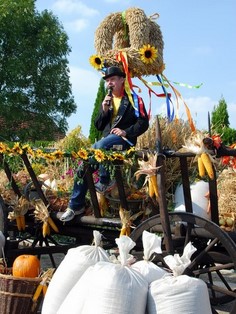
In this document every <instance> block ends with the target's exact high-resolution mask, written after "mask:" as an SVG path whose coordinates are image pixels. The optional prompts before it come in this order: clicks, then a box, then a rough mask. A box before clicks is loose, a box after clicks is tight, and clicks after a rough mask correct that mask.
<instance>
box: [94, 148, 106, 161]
mask: <svg viewBox="0 0 236 314" xmlns="http://www.w3.org/2000/svg"><path fill="white" fill-rule="evenodd" d="M94 158H95V159H96V160H97V161H98V162H102V161H104V160H105V158H106V156H105V154H104V153H103V152H102V151H101V150H100V149H97V150H96V151H95V152H94Z"/></svg>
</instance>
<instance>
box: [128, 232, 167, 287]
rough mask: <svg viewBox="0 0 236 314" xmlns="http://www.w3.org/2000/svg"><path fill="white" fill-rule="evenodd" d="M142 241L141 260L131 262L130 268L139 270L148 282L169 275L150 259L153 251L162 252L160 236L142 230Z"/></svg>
mask: <svg viewBox="0 0 236 314" xmlns="http://www.w3.org/2000/svg"><path fill="white" fill-rule="evenodd" d="M142 242H143V260H142V261H138V262H136V263H134V264H132V265H131V268H132V269H135V270H137V271H138V272H140V273H141V274H142V275H143V276H144V278H145V279H146V280H147V282H148V283H149V284H150V283H151V282H152V281H154V280H157V279H160V278H162V277H163V276H166V275H169V273H168V272H167V271H166V270H164V269H163V268H161V267H158V266H157V265H156V264H154V263H153V262H152V261H151V258H152V255H153V253H157V254H158V253H162V249H161V237H158V236H157V235H156V234H154V233H150V232H148V231H146V230H144V231H143V234H142Z"/></svg>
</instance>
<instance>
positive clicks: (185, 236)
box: [0, 119, 236, 314]
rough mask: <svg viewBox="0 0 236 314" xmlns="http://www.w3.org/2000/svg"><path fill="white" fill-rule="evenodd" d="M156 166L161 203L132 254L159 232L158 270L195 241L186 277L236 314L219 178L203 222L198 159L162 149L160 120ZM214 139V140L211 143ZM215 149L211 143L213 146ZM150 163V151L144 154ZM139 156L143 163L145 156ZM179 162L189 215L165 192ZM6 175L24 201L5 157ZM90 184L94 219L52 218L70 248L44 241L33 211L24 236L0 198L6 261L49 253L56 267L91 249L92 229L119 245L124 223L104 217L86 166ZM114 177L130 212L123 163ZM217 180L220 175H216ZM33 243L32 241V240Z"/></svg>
mask: <svg viewBox="0 0 236 314" xmlns="http://www.w3.org/2000/svg"><path fill="white" fill-rule="evenodd" d="M156 123H157V134H156V137H157V145H156V151H155V152H156V153H157V162H156V166H157V167H160V168H159V170H158V171H157V181H158V182H157V183H158V187H159V202H158V206H157V208H155V209H154V211H153V212H154V214H155V215H152V216H151V217H149V218H147V217H146V218H145V220H143V221H142V220H141V219H137V221H135V224H136V227H135V229H134V230H133V232H132V233H131V235H130V237H131V238H132V239H133V240H134V242H135V243H136V246H135V248H134V250H133V252H132V253H133V254H134V255H136V256H137V257H139V256H140V252H142V241H141V237H142V233H143V231H144V230H147V231H150V232H155V233H158V234H159V235H161V236H162V238H163V241H162V250H163V252H162V254H159V255H158V254H156V255H155V256H154V258H155V262H156V263H158V264H159V265H164V266H166V265H165V263H164V260H163V257H164V256H166V255H168V254H174V253H182V252H183V250H184V247H185V245H186V244H187V243H188V242H189V241H191V242H192V243H193V245H194V246H195V247H196V248H197V251H196V253H195V254H194V256H193V258H192V262H191V264H190V265H189V266H188V268H187V269H186V270H185V274H187V275H190V276H194V277H199V278H202V279H203V280H204V281H205V282H206V284H207V286H208V288H209V294H210V299H211V304H212V312H213V313H217V311H216V310H215V309H214V307H215V306H217V305H219V304H224V303H230V306H231V310H230V313H232V314H233V313H236V291H235V288H233V287H232V286H231V284H230V283H229V282H228V280H227V277H226V276H225V275H224V274H225V271H226V270H231V271H234V272H235V269H236V244H235V243H236V233H235V232H234V231H232V232H225V231H224V230H222V229H221V228H220V227H219V213H218V197H217V182H216V179H215V178H214V179H213V180H209V198H210V202H211V220H208V219H204V218H202V217H199V216H196V215H195V214H193V213H192V200H191V192H190V180H189V171H188V170H189V169H188V158H189V157H193V156H194V154H192V153H179V152H175V151H171V150H170V149H167V150H165V149H163V148H162V140H161V131H160V127H159V121H158V119H157V121H156ZM208 140H209V139H208ZM209 145H211V143H210V144H209ZM213 150H214V151H213V153H215V154H216V156H217V157H221V156H226V155H228V156H236V150H233V149H229V148H227V147H225V146H224V145H221V146H220V147H219V148H218V149H215V148H213ZM141 155H142V156H144V158H145V152H142V154H141ZM141 155H139V158H140V156H141ZM21 158H22V159H23V161H24V164H25V166H26V168H27V170H28V172H29V174H30V177H31V179H32V185H31V187H33V188H32V189H31V188H29V189H26V190H27V191H28V192H27V193H28V197H30V194H31V193H36V194H37V196H38V197H39V198H40V199H41V200H42V201H43V203H44V204H45V205H46V206H48V209H49V211H50V202H49V200H48V199H47V197H46V196H45V194H44V192H43V190H42V184H41V183H40V182H39V180H38V179H37V176H36V175H35V172H34V170H33V169H32V166H31V164H30V162H29V159H28V157H27V154H24V153H23V154H22V155H21ZM166 158H175V159H177V160H178V161H179V164H180V169H181V176H182V184H183V191H184V200H185V207H186V212H168V209H167V201H166V191H165V179H166V178H165V159H166ZM1 161H2V163H3V166H4V169H5V172H6V174H7V176H8V179H9V181H10V182H11V185H12V188H13V190H14V191H15V193H16V194H17V195H19V196H21V191H19V188H18V187H17V185H16V183H15V181H14V178H13V176H12V174H11V170H10V169H9V167H8V165H7V163H6V162H5V161H4V159H3V158H1ZM86 167H87V168H86V171H85V178H84V179H85V180H87V183H88V187H89V192H90V196H91V203H92V208H93V215H84V216H78V217H76V218H75V219H74V220H73V221H71V222H68V223H62V222H60V220H59V219H58V218H59V217H60V215H61V213H60V212H59V213H56V212H53V211H52V212H51V217H52V218H53V220H54V221H55V223H56V225H57V226H58V229H59V234H60V235H61V236H69V237H72V238H74V242H73V243H70V244H65V243H63V244H61V243H59V242H58V241H57V240H55V238H54V237H53V235H48V236H46V237H43V235H42V224H41V223H40V222H38V221H35V219H34V216H33V215H32V213H30V211H29V212H28V213H27V217H26V219H27V224H26V230H25V232H24V233H20V234H19V233H18V232H17V228H16V225H15V224H14V223H10V222H9V220H8V219H7V215H8V212H9V211H10V210H11V209H10V208H8V207H7V206H6V204H4V201H3V199H2V198H1V197H0V206H1V208H2V210H3V212H4V219H5V225H4V233H5V235H6V238H7V241H6V246H5V257H6V259H7V260H8V262H9V263H11V262H12V261H13V260H14V258H15V257H16V256H17V255H20V254H25V253H27V254H35V255H39V256H40V255H43V254H48V255H49V257H50V259H51V262H52V265H53V266H54V267H55V266H56V265H55V261H54V257H53V254H54V253H64V254H66V252H67V250H68V249H69V248H71V247H74V246H78V245H82V244H91V243H92V240H93V230H99V231H100V232H101V233H102V234H103V237H104V247H105V248H107V249H110V248H112V247H114V246H115V239H116V238H117V237H118V236H119V233H120V228H121V220H120V219H119V218H118V217H116V218H112V217H101V213H100V209H99V204H98V199H97V195H96V190H95V186H94V181H93V176H92V169H91V167H90V165H89V164H87V166H86ZM114 177H115V180H116V183H117V187H118V192H119V199H120V205H121V206H122V207H123V208H126V209H129V203H128V201H127V198H126V194H125V189H124V178H123V177H122V162H120V163H117V164H116V167H115V173H114ZM215 177H216V176H215ZM29 240H30V241H29ZM22 242H28V243H30V245H28V246H19V244H20V243H22Z"/></svg>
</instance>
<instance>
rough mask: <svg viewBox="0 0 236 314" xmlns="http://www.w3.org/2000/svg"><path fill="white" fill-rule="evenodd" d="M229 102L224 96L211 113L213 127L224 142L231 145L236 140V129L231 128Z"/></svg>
mask: <svg viewBox="0 0 236 314" xmlns="http://www.w3.org/2000/svg"><path fill="white" fill-rule="evenodd" d="M229 125H230V123H229V114H228V109H227V103H226V101H225V99H224V98H223V97H222V98H221V99H220V101H219V104H218V105H217V106H215V107H214V109H213V111H212V114H211V129H212V131H213V132H214V133H215V134H219V135H220V136H221V139H222V140H223V142H224V144H226V145H229V144H232V143H233V142H235V141H236V130H235V129H232V128H230V126H229Z"/></svg>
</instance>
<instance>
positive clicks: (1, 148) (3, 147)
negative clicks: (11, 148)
mask: <svg viewBox="0 0 236 314" xmlns="http://www.w3.org/2000/svg"><path fill="white" fill-rule="evenodd" d="M6 150H7V145H5V144H4V143H2V142H1V143H0V153H1V154H2V153H5V152H6Z"/></svg>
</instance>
